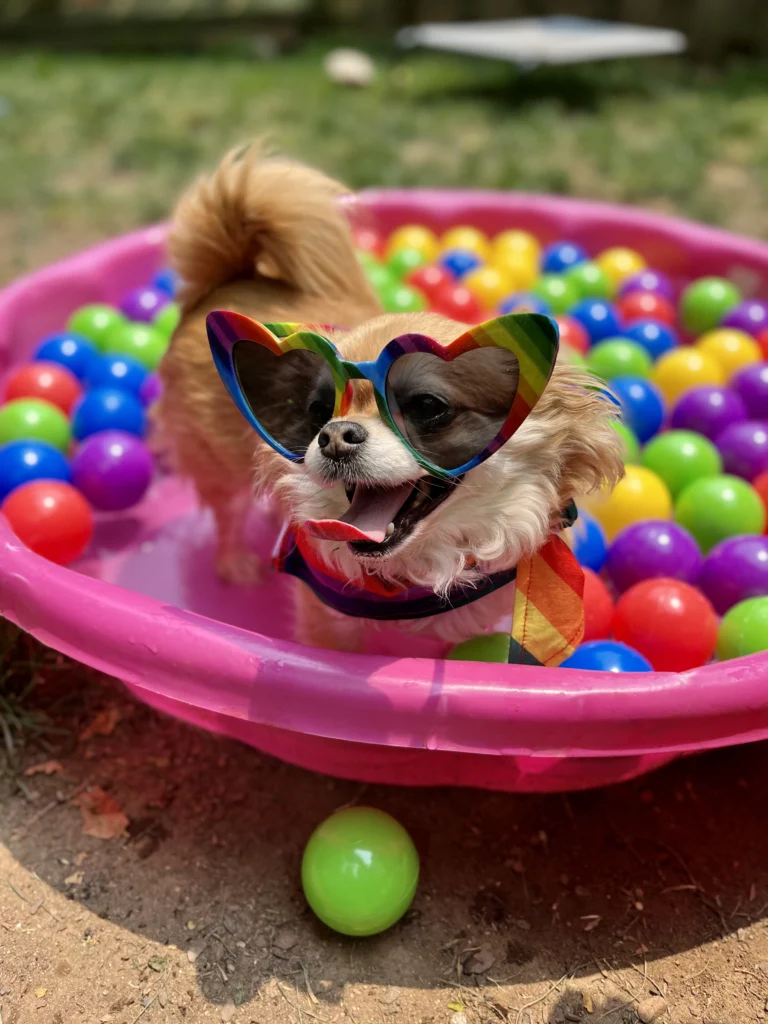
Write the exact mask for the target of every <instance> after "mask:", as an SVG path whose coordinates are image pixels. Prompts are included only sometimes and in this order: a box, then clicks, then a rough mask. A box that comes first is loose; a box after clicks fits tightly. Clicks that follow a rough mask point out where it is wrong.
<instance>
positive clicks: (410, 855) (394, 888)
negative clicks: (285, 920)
mask: <svg viewBox="0 0 768 1024" xmlns="http://www.w3.org/2000/svg"><path fill="white" fill-rule="evenodd" d="M418 880H419V855H418V853H417V852H416V847H415V846H414V845H413V841H412V840H411V837H410V836H409V835H408V833H407V832H406V831H405V829H404V828H403V826H402V825H400V824H399V823H398V822H397V821H395V819H394V818H391V817H390V816H389V815H388V814H385V813H384V812H383V811H377V810H375V809H374V808H372V807H348V808H346V809H345V810H342V811H337V812H336V813H335V814H332V815H331V816H330V818H326V820H325V821H324V822H323V823H322V824H321V825H319V826H318V827H317V828H316V829H315V831H314V832H313V833H312V836H311V838H310V840H309V842H308V843H307V846H306V849H305V850H304V857H303V859H302V863H301V883H302V886H303V888H304V895H305V896H306V898H307V903H309V905H310V907H311V908H312V910H313V911H314V912H315V914H317V916H318V917H319V918H320V920H321V921H323V922H324V923H325V924H327V925H328V927H329V928H333V930H334V931H336V932H340V933H341V934H342V935H377V934H378V933H379V932H383V931H385V930H386V929H387V928H390V927H391V926H392V925H393V924H395V922H396V921H399V920H400V918H401V917H402V916H403V914H404V913H405V912H406V910H407V909H408V907H410V905H411V902H412V900H413V897H414V895H415V894H416V885H417V883H418Z"/></svg>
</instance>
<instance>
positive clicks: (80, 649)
mask: <svg viewBox="0 0 768 1024" xmlns="http://www.w3.org/2000/svg"><path fill="white" fill-rule="evenodd" d="M361 204H362V207H363V209H364V210H368V211H370V213H371V215H372V216H373V218H374V220H375V222H376V223H377V224H378V225H379V226H380V227H381V228H382V229H383V230H384V231H385V232H387V231H390V230H391V229H393V228H394V227H396V226H398V225H399V224H403V223H408V222H420V223H424V224H427V225H429V226H431V227H433V228H435V229H438V230H442V229H444V228H447V227H448V226H450V225H451V224H456V223H469V224H474V225H476V226H477V227H479V228H481V229H482V230H484V231H486V232H487V233H489V234H495V233H496V232H497V231H500V230H502V229H504V228H509V227H521V228H525V229H527V230H530V231H532V232H534V233H535V234H536V235H537V236H538V237H539V238H540V239H542V240H543V241H551V240H554V239H556V238H569V239H571V240H573V241H575V242H580V243H582V244H583V245H585V246H586V247H587V248H588V250H589V251H593V252H594V251H597V250H600V249H602V248H605V247H607V246H610V245H618V244H622V245H632V246H633V247H634V248H636V249H638V250H639V251H640V252H641V253H643V254H644V255H645V256H646V258H647V260H648V262H649V263H650V264H651V265H652V266H654V267H656V268H658V269H660V270H663V271H666V272H667V273H670V274H672V275H673V276H674V277H676V278H679V279H681V280H684V279H687V278H690V277H694V276H698V275H701V274H705V273H715V274H722V275H727V276H731V277H735V278H736V279H738V280H739V282H740V283H741V284H742V285H744V284H745V283H746V285H747V291H748V292H751V293H753V294H756V295H761V296H763V297H766V296H768V247H767V246H763V245H759V244H757V243H755V242H751V241H748V240H746V239H742V238H737V237H734V236H731V235H727V234H724V233H721V232H719V231H714V230H711V229H708V228H704V227H701V226H698V225H694V224H690V223H687V222H684V221H679V220H673V219H671V218H666V217H661V216H654V215H651V214H646V213H641V212H638V211H635V210H632V209H627V208H622V207H617V206H605V205H600V204H595V203H585V202H579V201H575V200H568V199H554V198H551V197H541V196H527V195H515V194H497V193H482V192H437V191H408V192H406V191H381V192H369V193H366V194H364V195H363V196H362V198H361ZM163 239H164V232H163V229H162V228H150V229H148V230H145V231H139V232H136V233H134V234H131V235H128V236H126V237H124V238H119V239H117V240H115V241H113V242H109V243H107V244H106V245H102V246H99V247H97V248H95V249H90V250H88V251H87V252H84V253H81V254H80V255H77V256H74V257H72V258H70V259H68V260H65V261H63V262H61V263H58V264H56V265H55V266H53V267H49V268H47V269H45V270H42V271H39V272H38V273H36V274H32V275H31V276H29V277H27V278H25V279H23V280H21V281H18V282H17V283H15V284H13V285H12V286H11V287H9V288H7V289H6V290H5V291H4V292H1V293H0V353H2V359H3V360H4V364H3V366H2V369H3V370H6V369H7V368H8V366H10V365H12V364H14V363H18V362H20V361H22V360H24V358H25V357H26V356H27V355H28V353H29V351H30V349H31V347H32V346H33V345H34V343H35V342H36V341H38V340H39V339H40V338H41V337H42V336H43V335H44V334H47V333H49V332H53V331H55V330H57V329H60V328H61V326H62V324H63V323H64V320H65V319H66V317H67V315H68V314H69V312H71V311H72V310H73V309H74V308H75V307H77V306H78V305H81V304H82V303H85V302H92V301H107V302H114V301H117V300H118V298H119V297H120V296H121V295H122V294H123V293H124V292H125V291H126V290H128V289H129V288H132V287H135V286H138V285H140V284H143V283H144V282H145V281H146V280H147V279H148V277H149V275H150V274H151V273H152V271H154V270H155V269H156V268H157V267H158V266H159V265H160V263H161V261H162V247H163ZM253 530H254V540H255V543H256V545H257V546H258V547H259V548H260V549H262V550H263V551H264V552H265V553H266V552H267V551H268V550H269V548H270V545H271V539H272V537H273V536H274V532H275V526H274V524H273V523H271V521H270V520H269V517H268V516H267V515H266V514H265V513H264V512H263V511H262V510H258V509H257V510H255V513H254V521H253ZM288 585H289V581H287V580H285V579H279V578H272V579H270V580H269V582H268V583H267V584H266V585H265V586H264V587H262V588H260V589H258V590H256V591H250V592H245V591H237V590H232V589H227V588H226V587H223V586H222V585H221V584H219V583H218V581H217V580H216V579H215V577H214V575H213V572H212V526H211V522H210V521H209V519H208V518H207V517H206V516H205V515H202V514H201V513H199V512H198V511H197V510H196V508H195V504H194V500H193V497H192V494H191V493H190V491H189V489H188V488H187V487H186V486H185V485H184V484H183V483H181V482H180V481H178V480H175V479H169V478H166V479H161V480H159V481H158V483H157V484H156V485H155V486H154V487H153V489H152V490H151V491H150V493H149V496H148V497H147V499H146V500H145V501H144V503H143V504H142V505H141V506H139V507H138V508H137V509H134V510H132V511H131V512H130V513H125V514H122V515H120V516H119V517H116V518H111V519H104V520H103V521H101V522H100V524H99V526H98V530H97V536H96V540H95V543H94V545H93V549H92V555H91V556H90V557H89V558H88V559H87V560H85V561H84V562H83V563H81V564H80V565H79V566H78V571H75V570H71V569H63V568H60V567H58V566H56V565H53V564H51V563H49V562H46V561H44V560H43V559H41V558H39V557H38V556H36V555H34V554H32V553H31V552H30V551H28V550H27V549H25V548H24V547H22V546H21V545H20V544H19V543H18V541H17V540H16V539H15V538H14V537H13V535H12V534H11V533H10V532H9V531H8V529H7V527H6V526H5V525H4V524H3V523H1V522H0V612H1V613H2V614H3V615H4V616H6V618H8V619H10V620H11V621H13V622H15V623H18V625H20V626H21V627H23V628H24V629H26V630H27V631H28V632H30V633H32V634H33V635H34V636H36V637H38V638H39V639H40V640H42V641H43V642H44V643H46V644H49V645H50V646H52V647H54V648H56V649H57V650H59V651H62V652H63V653H65V654H68V655H71V656H72V657H74V658H77V659H79V660H80V661H82V662H85V663H86V664H88V665H91V666H94V667H95V668H98V669H101V670H103V671H105V672H108V673H111V674H113V675H115V676H117V677H119V678H120V679H122V680H124V681H125V682H126V684H127V685H128V686H129V687H130V688H131V690H132V691H133V692H134V693H135V694H136V695H137V696H138V697H140V698H141V699H142V700H144V701H146V702H147V703H149V704H152V705H153V706H155V707H157V708H160V709H162V710H164V711H168V712H170V713H171V714H174V715H177V716H179V717H181V718H183V719H186V720H187V721H189V722H194V723H195V724H197V725H201V726H203V727H205V728H207V729H213V730H216V731H218V732H221V733H225V734H227V735H229V736H234V737H237V738H239V739H242V740H244V741H246V742H247V743H250V744H252V745H253V746H256V747H259V748H260V749H261V750H264V751H266V752H268V753H270V754H274V755H276V756H278V757H282V758H284V759H286V760H288V761H292V762H294V763H295V764H299V765H303V766H305V767H308V768H313V769H316V770H319V771H323V772H328V773H331V774H335V775H342V776H346V777H350V778H355V779H361V780H366V781H375V782H390V783H405V784H419V785H465V786H481V787H487V788H492V789H506V790H519V791H547V790H567V789H580V788H586V787H589V786H596V785H601V784H604V783H608V782H617V781H619V780H622V779H627V778H630V777H632V776H634V775H638V774H640V773H642V772H645V771H648V770H649V769H651V768H655V767H657V766H659V765H661V764H664V763H665V762H667V761H669V760H671V759H672V758H674V757H676V756H679V755H682V754H687V753H690V752H693V751H696V750H705V749H709V748H713V747H720V746H726V745H729V744H733V743H744V742H748V741H752V740H758V739H763V738H765V737H766V736H768V654H764V655H757V656H754V657H750V658H745V659H742V660H740V661H733V662H729V663H725V664H719V665H709V666H706V667H705V668H701V669H698V670H696V671H693V672H689V673H685V674H683V675H664V674H638V675H626V676H618V675H603V674H599V673H589V672H577V671H564V670H557V669H554V670H550V669H536V668H520V667H513V666H508V665H485V664H470V663H460V662H445V661H442V660H439V659H437V660H436V659H433V658H432V657H401V656H396V654H395V652H398V653H400V652H401V651H402V642H401V640H400V638H397V637H394V638H393V637H389V638H387V637H384V638H382V639H381V640H380V641H379V651H380V652H381V651H384V652H386V651H387V650H389V651H390V652H391V654H390V656H386V654H385V653H379V654H376V655H373V654H371V655H348V654H334V653H329V652H325V651H317V650H312V649H309V648H304V647H300V646H298V645H296V644H295V643H292V642H291V640H290V621H289V620H290V603H289V599H288V592H287V589H286V588H287V586H288ZM382 645H383V646H382ZM417 653H422V654H428V653H430V652H429V650H428V649H427V648H424V647H422V648H421V649H420V650H419V651H417Z"/></svg>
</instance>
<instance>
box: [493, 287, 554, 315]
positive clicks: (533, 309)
mask: <svg viewBox="0 0 768 1024" xmlns="http://www.w3.org/2000/svg"><path fill="white" fill-rule="evenodd" d="M551 312H552V307H551V306H550V304H549V303H548V302H545V301H544V299H540V298H539V296H538V295H532V294H531V293H530V292H515V293H514V295H510V296H508V297H507V298H506V299H504V300H503V301H502V302H501V303H499V313H501V315H502V316H506V315H507V313H544V314H545V316H549V315H550V314H551Z"/></svg>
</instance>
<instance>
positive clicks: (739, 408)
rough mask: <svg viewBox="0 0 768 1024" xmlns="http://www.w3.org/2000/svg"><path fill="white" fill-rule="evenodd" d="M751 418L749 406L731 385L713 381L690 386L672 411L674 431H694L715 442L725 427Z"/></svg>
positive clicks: (671, 422)
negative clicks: (722, 384)
mask: <svg viewBox="0 0 768 1024" xmlns="http://www.w3.org/2000/svg"><path fill="white" fill-rule="evenodd" d="M747 418H748V413H747V407H746V406H745V405H744V402H743V401H742V400H741V396H740V395H738V394H737V393H736V392H735V391H734V390H733V389H732V388H722V387H718V386H716V385H714V384H706V385H704V386H702V387H698V388H691V389H690V391H686V392H685V394H683V395H682V396H681V398H680V401H679V402H678V403H677V405H676V406H675V408H674V409H673V410H672V417H671V419H670V426H671V427H672V429H673V430H693V431H695V432H696V433H697V434H703V435H704V437H708V438H709V440H710V441H716V440H717V438H718V436H719V435H720V434H722V432H723V431H724V430H725V428H726V427H730V426H731V424H732V423H742V422H743V421H744V420H746V419H747Z"/></svg>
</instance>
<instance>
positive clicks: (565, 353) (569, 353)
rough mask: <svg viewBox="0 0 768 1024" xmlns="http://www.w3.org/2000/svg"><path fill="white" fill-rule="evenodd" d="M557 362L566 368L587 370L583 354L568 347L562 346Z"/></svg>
mask: <svg viewBox="0 0 768 1024" xmlns="http://www.w3.org/2000/svg"><path fill="white" fill-rule="evenodd" d="M557 360H558V362H560V363H563V364H564V365H565V366H578V368H579V369H580V370H586V369H587V362H586V360H585V358H584V356H583V355H582V354H581V352H577V351H576V349H575V348H568V346H567V345H561V346H560V349H559V351H558V353H557Z"/></svg>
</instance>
